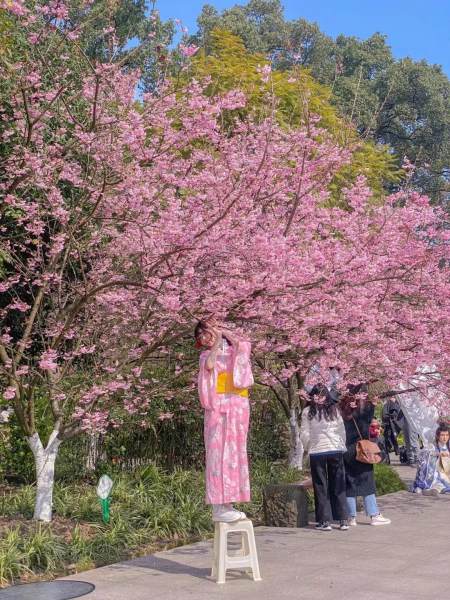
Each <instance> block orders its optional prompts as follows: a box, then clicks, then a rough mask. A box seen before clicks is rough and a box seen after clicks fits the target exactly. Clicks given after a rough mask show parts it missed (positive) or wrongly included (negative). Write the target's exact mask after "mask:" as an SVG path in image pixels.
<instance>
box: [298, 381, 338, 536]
mask: <svg viewBox="0 0 450 600" xmlns="http://www.w3.org/2000/svg"><path fill="white" fill-rule="evenodd" d="M300 436H301V440H302V443H303V446H304V448H305V450H306V451H307V452H308V453H309V460H310V465H311V478H312V482H313V488H314V500H315V506H316V521H317V525H316V528H317V529H319V530H320V531H331V526H330V521H331V520H334V521H339V529H341V530H347V529H348V521H347V519H348V509H347V498H346V486H345V468H344V459H343V456H344V452H345V451H346V445H345V426H344V421H343V420H342V416H341V413H340V410H339V406H338V404H337V403H336V402H335V401H334V400H333V398H332V397H331V396H330V394H329V393H328V390H327V389H326V388H322V389H321V390H317V391H316V393H315V394H314V395H312V398H311V400H310V402H309V403H308V405H307V406H306V407H305V409H304V410H303V414H302V424H301V430H300Z"/></svg>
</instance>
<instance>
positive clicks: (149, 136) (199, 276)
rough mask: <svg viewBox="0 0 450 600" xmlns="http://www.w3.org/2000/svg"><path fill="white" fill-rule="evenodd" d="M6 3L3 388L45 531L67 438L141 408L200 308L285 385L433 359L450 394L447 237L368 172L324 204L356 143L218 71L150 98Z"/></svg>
mask: <svg viewBox="0 0 450 600" xmlns="http://www.w3.org/2000/svg"><path fill="white" fill-rule="evenodd" d="M4 6H6V7H7V8H8V7H9V8H10V9H13V10H14V12H15V15H16V19H17V27H18V30H19V31H20V34H21V36H22V37H21V44H20V47H19V50H18V52H19V54H20V59H19V60H17V61H16V62H15V63H14V64H11V65H10V66H9V78H10V86H11V89H12V93H11V94H10V96H9V98H8V101H7V103H6V107H5V110H4V112H3V115H2V132H3V135H2V139H3V151H2V157H3V159H2V161H3V165H2V167H3V174H2V175H1V179H0V194H1V196H0V202H1V204H0V214H1V220H0V232H1V242H0V256H1V258H2V261H3V273H2V275H1V277H2V278H1V280H0V293H1V300H0V302H1V303H0V311H1V312H0V319H1V331H0V336H1V337H0V360H1V363H2V366H1V373H0V377H1V381H2V384H4V385H3V390H4V391H3V396H4V398H6V399H7V400H9V401H10V402H11V403H12V404H13V406H14V410H15V413H16V417H17V419H18V422H19V423H20V426H21V428H22V430H23V432H24V435H25V436H26V438H27V440H28V443H29V445H30V448H31V450H32V451H33V453H34V456H35V462H36V480H37V499H36V507H35V518H36V519H41V520H50V519H51V505H52V490H53V480H54V465H55V460H56V457H57V454H58V449H59V447H60V445H61V443H63V442H64V441H65V440H67V439H70V438H71V437H74V436H76V435H80V434H81V433H83V432H85V431H88V432H94V433H99V432H103V431H105V429H106V428H107V427H108V426H116V427H119V426H120V420H121V415H122V414H123V411H127V412H128V413H132V414H133V413H137V414H141V413H144V412H145V411H146V409H147V407H148V405H149V403H150V402H151V400H152V397H153V395H154V394H155V393H156V392H157V391H158V389H157V386H155V385H154V382H152V381H151V380H150V379H149V378H148V375H147V370H146V365H147V364H148V363H149V361H151V360H152V357H153V356H154V353H155V352H157V351H158V352H161V351H165V349H167V348H168V347H170V345H171V344H173V343H174V342H175V341H176V340H177V339H179V337H180V336H183V335H184V334H185V332H186V331H187V330H189V329H190V328H191V327H192V324H193V322H194V320H195V318H198V317H200V316H204V315H208V314H214V315H215V316H216V317H217V318H220V319H223V320H226V321H227V322H229V323H231V324H234V326H235V327H236V328H239V329H240V330H242V331H245V332H246V333H247V334H249V335H250V336H251V337H252V338H253V339H254V340H255V344H254V347H255V358H256V359H257V361H258V364H259V365H260V368H261V382H263V383H265V384H266V385H270V386H272V387H273V386H275V385H277V384H278V383H279V382H280V381H281V382H289V381H290V378H292V377H295V378H296V380H297V388H295V389H296V392H295V393H297V394H298V391H299V390H300V388H301V384H302V381H303V379H304V377H305V376H306V374H307V373H308V372H309V371H310V369H311V367H312V366H313V365H317V366H319V367H320V370H321V372H325V371H326V369H327V368H328V367H330V366H339V367H340V368H341V371H342V375H343V379H345V381H348V382H351V381H361V380H364V381H365V380H367V379H370V378H384V379H385V380H387V381H389V382H398V381H403V380H407V379H408V378H409V376H410V374H411V373H414V372H415V369H416V368H417V367H418V366H419V365H420V364H424V363H425V362H426V363H427V364H434V365H436V369H437V370H438V371H439V372H440V373H441V375H442V376H441V379H440V380H439V381H440V382H441V383H440V385H442V386H443V387H445V386H447V384H448V372H449V369H448V366H449V365H448V339H449V336H448V334H449V325H448V319H447V320H446V319H445V316H446V315H448V309H449V298H450V294H449V281H448V270H447V265H448V263H446V262H445V261H446V259H447V258H448V233H447V232H446V231H445V230H444V229H443V228H442V227H441V226H440V224H441V222H442V220H441V215H440V214H439V212H438V211H437V209H433V208H432V207H430V205H429V203H428V200H427V199H426V198H424V197H421V196H418V195H417V194H414V193H410V192H402V193H399V194H396V195H394V196H392V197H390V198H387V199H386V203H385V204H384V205H383V206H373V203H372V202H371V200H370V190H369V189H368V188H367V186H366V185H365V182H364V181H363V180H362V179H361V180H358V182H357V183H356V185H353V186H352V187H351V188H350V189H349V190H348V191H347V200H348V209H346V210H344V209H340V208H331V209H330V208H327V207H326V206H327V204H329V203H327V200H328V199H329V195H330V192H329V189H328V186H329V183H330V181H331V179H332V177H333V175H334V173H335V172H336V171H337V170H338V169H339V168H340V167H341V166H342V165H343V164H346V162H348V161H349V160H350V158H351V153H350V151H349V150H346V149H344V148H342V147H339V146H338V145H336V143H335V142H333V141H332V139H331V138H330V137H329V135H328V134H327V133H326V132H325V131H323V130H321V129H320V128H319V127H318V126H317V123H314V119H312V120H311V122H309V123H308V126H307V127H298V128H292V129H287V128H285V127H282V126H280V125H278V124H277V120H276V118H275V110H276V103H275V101H274V99H273V98H271V97H270V94H269V95H268V98H267V107H268V110H267V114H266V115H265V116H263V118H261V117H260V115H259V116H258V119H257V118H256V117H253V116H252V115H249V116H248V117H246V119H245V120H244V121H242V120H240V119H239V118H238V114H239V109H240V108H242V107H243V106H244V105H245V96H244V95H243V93H242V92H240V91H239V90H232V91H229V92H227V93H225V94H223V95H220V96H217V97H213V98H212V97H209V96H208V95H207V94H206V92H205V90H206V87H207V85H208V81H205V82H197V81H192V82H191V83H190V84H189V85H188V86H187V87H184V88H183V89H178V88H177V87H176V85H175V84H174V83H173V82H170V81H169V82H167V83H164V84H161V85H160V86H159V88H158V89H157V90H156V91H155V93H151V94H150V93H149V94H145V95H144V96H143V97H142V98H140V99H139V100H137V98H136V88H137V85H138V83H139V78H140V73H139V72H138V71H130V70H129V69H123V68H122V65H120V64H117V63H116V64H114V63H101V62H93V61H92V59H90V58H89V57H88V56H86V54H85V53H84V52H83V48H82V47H81V46H80V44H79V43H78V33H77V31H76V29H75V30H74V29H73V28H71V24H70V21H69V19H68V18H67V10H66V7H65V5H64V4H63V3H61V2H52V3H49V4H45V5H44V6H43V7H39V6H37V8H36V10H35V11H33V12H30V11H29V9H27V8H25V7H24V5H23V4H22V3H20V2H11V3H6V5H5V4H4ZM27 6H28V5H27ZM87 10H88V7H87ZM188 54H191V52H189V53H188ZM261 78H262V83H266V81H267V78H270V73H269V72H266V71H265V72H263V73H262V74H261ZM225 115H226V119H224V116H225ZM225 120H226V123H227V127H226V129H224V128H223V126H222V125H223V123H224V121H225ZM230 123H231V125H230ZM283 385H284V383H283ZM293 389H294V388H293ZM37 395H40V396H42V395H44V397H45V400H46V402H47V403H48V407H49V415H50V416H49V419H50V420H51V427H52V432H51V434H50V436H49V439H48V440H44V439H42V438H41V435H40V433H39V432H38V431H37V429H36V425H35V412H36V399H37ZM294 396H295V394H294ZM292 407H294V408H295V406H294V402H293V403H292ZM288 408H289V406H288ZM289 410H290V409H289ZM289 410H288V412H289ZM288 416H289V418H290V419H291V427H292V428H293V439H294V440H295V434H296V429H295V428H296V427H297V425H298V424H297V413H296V412H295V411H294V413H292V411H291V412H289V415H288Z"/></svg>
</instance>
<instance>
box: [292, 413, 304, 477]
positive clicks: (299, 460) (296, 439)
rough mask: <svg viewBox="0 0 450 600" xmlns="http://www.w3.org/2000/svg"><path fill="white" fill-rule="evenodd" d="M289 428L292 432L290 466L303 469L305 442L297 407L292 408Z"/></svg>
mask: <svg viewBox="0 0 450 600" xmlns="http://www.w3.org/2000/svg"><path fill="white" fill-rule="evenodd" d="M289 429H290V433H291V438H290V442H291V443H290V449H289V466H290V467H294V468H296V469H298V470H299V471H301V470H302V469H303V444H302V442H301V440H300V425H299V422H298V410H297V408H291V409H290V416H289Z"/></svg>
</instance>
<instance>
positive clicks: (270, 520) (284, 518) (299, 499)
mask: <svg viewBox="0 0 450 600" xmlns="http://www.w3.org/2000/svg"><path fill="white" fill-rule="evenodd" d="M307 489H308V488H307V486H305V485H302V483H279V484H271V485H268V486H266V487H265V488H264V520H265V524H266V525H267V526H268V527H307V526H308V496H307Z"/></svg>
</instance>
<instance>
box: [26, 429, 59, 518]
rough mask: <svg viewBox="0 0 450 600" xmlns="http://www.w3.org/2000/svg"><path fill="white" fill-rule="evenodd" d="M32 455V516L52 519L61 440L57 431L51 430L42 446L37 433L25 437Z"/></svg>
mask: <svg viewBox="0 0 450 600" xmlns="http://www.w3.org/2000/svg"><path fill="white" fill-rule="evenodd" d="M27 441H28V445H29V446H30V448H31V451H32V452H33V455H34V463H35V469H36V503H35V507H34V515H33V518H34V519H36V520H38V521H46V522H50V521H51V520H52V504H53V487H54V483H55V461H56V457H57V455H58V449H59V446H60V444H61V440H60V439H58V431H56V430H54V431H52V433H51V435H50V438H49V440H48V444H47V446H46V447H45V448H44V446H43V445H42V442H41V439H40V437H39V434H38V433H34V434H33V435H32V436H31V437H29V438H27Z"/></svg>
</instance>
